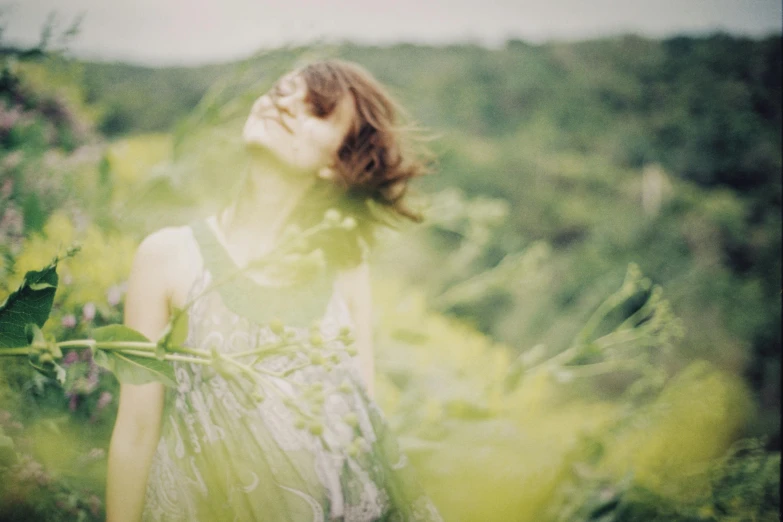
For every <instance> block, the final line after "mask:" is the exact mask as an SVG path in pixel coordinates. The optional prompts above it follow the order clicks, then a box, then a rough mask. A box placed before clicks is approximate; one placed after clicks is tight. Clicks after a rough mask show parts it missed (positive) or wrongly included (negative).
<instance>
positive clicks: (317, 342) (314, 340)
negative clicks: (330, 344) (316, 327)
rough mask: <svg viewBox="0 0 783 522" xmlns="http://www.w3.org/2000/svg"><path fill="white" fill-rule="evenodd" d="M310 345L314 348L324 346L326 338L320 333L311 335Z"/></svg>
mask: <svg viewBox="0 0 783 522" xmlns="http://www.w3.org/2000/svg"><path fill="white" fill-rule="evenodd" d="M310 344H312V345H313V346H322V345H323V344H324V338H323V337H321V334H319V333H313V334H312V335H310Z"/></svg>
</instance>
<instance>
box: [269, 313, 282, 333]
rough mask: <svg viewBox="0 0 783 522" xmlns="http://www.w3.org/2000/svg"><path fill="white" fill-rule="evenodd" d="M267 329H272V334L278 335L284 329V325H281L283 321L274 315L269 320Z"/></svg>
mask: <svg viewBox="0 0 783 522" xmlns="http://www.w3.org/2000/svg"><path fill="white" fill-rule="evenodd" d="M269 329H270V330H272V333H273V334H275V335H280V334H282V333H283V332H284V331H285V326H284V325H283V321H281V320H280V319H278V318H277V317H275V318H274V319H272V320H271V321H270V322H269Z"/></svg>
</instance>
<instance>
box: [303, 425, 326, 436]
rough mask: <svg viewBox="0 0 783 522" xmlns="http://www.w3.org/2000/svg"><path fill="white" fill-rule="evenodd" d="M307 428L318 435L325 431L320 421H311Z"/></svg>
mask: <svg viewBox="0 0 783 522" xmlns="http://www.w3.org/2000/svg"><path fill="white" fill-rule="evenodd" d="M307 429H308V430H309V431H310V433H312V434H313V435H316V436H317V435H321V434H322V433H323V432H324V425H323V423H320V422H311V423H310V426H308V427H307Z"/></svg>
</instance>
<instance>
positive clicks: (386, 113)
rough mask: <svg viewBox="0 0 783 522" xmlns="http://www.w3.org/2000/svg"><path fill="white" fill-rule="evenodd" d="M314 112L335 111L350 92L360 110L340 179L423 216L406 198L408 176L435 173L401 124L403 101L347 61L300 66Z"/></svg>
mask: <svg viewBox="0 0 783 522" xmlns="http://www.w3.org/2000/svg"><path fill="white" fill-rule="evenodd" d="M300 73H301V75H302V77H303V78H304V80H305V84H306V85H307V90H308V93H307V100H308V102H309V104H310V106H311V109H312V111H313V113H314V114H316V115H317V116H327V115H329V114H330V113H331V112H332V111H333V110H334V108H335V107H336V106H337V104H338V103H339V102H340V100H342V99H343V97H344V96H345V95H347V94H350V95H351V96H352V97H353V101H354V106H355V108H356V115H355V117H354V121H353V123H352V125H351V127H350V129H349V130H348V134H347V135H346V136H345V139H344V140H343V143H342V144H341V145H340V148H339V149H338V152H337V163H336V165H335V173H336V177H335V179H334V182H336V183H337V184H338V185H339V186H340V187H341V188H342V189H345V190H346V191H347V192H348V193H353V195H356V196H360V197H363V198H371V199H372V200H374V202H376V203H379V204H381V205H382V206H385V207H387V208H388V209H389V210H392V211H393V212H394V213H395V214H397V215H399V216H404V217H406V218H409V219H411V220H413V221H417V222H418V221H421V216H420V215H419V214H418V213H415V212H413V211H411V210H410V209H408V208H407V207H406V206H405V205H404V203H403V197H404V196H405V193H406V192H407V188H408V181H409V180H410V179H412V178H414V177H417V176H420V175H422V174H425V173H427V172H429V168H428V166H427V165H426V163H425V160H424V158H425V157H427V155H426V153H423V151H422V150H418V151H417V150H415V149H414V147H413V139H412V136H411V133H410V132H408V131H407V129H405V128H403V127H402V126H401V125H400V124H399V123H398V114H399V113H400V112H401V110H400V108H399V106H398V105H397V104H396V103H395V102H394V101H393V100H392V98H391V97H390V96H389V94H388V93H387V92H386V90H385V89H384V88H383V87H382V86H381V85H380V84H379V83H378V81H377V80H375V78H373V77H372V75H371V74H370V73H369V72H367V71H366V70H364V69H363V68H362V67H360V66H358V65H356V64H354V63H349V62H345V61H342V60H327V61H321V62H316V63H312V64H310V65H307V66H305V67H303V68H302V69H301V71H300Z"/></svg>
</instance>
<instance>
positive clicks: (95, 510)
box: [87, 495, 101, 517]
mask: <svg viewBox="0 0 783 522" xmlns="http://www.w3.org/2000/svg"><path fill="white" fill-rule="evenodd" d="M87 505H88V506H89V508H90V513H92V514H93V516H95V517H97V516H98V515H100V513H101V499H100V498H98V496H97V495H91V496H90V498H88V499H87Z"/></svg>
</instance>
